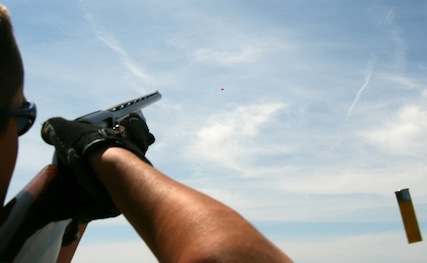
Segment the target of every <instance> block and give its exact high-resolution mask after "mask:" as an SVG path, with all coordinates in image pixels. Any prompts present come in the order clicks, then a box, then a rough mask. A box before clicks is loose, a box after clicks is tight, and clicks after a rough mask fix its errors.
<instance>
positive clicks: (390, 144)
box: [362, 105, 427, 156]
mask: <svg viewBox="0 0 427 263" xmlns="http://www.w3.org/2000/svg"><path fill="white" fill-rule="evenodd" d="M362 137H363V138H365V139H366V140H367V142H369V143H371V144H373V145H374V146H377V147H379V148H381V149H382V150H384V151H385V152H386V153H391V154H405V155H415V156H418V155H425V153H426V151H427V111H426V110H425V109H423V108H421V107H419V106H416V105H409V106H404V107H402V108H401V109H400V110H399V111H398V113H397V114H396V116H395V117H394V118H393V119H392V120H389V121H387V122H386V123H384V125H382V127H379V128H376V129H372V130H370V131H366V132H364V133H362Z"/></svg>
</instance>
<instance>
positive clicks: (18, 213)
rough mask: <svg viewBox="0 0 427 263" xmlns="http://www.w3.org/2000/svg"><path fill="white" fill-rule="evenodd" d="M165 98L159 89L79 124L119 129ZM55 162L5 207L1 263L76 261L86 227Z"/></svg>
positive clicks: (0, 214) (0, 233) (0, 219)
mask: <svg viewBox="0 0 427 263" xmlns="http://www.w3.org/2000/svg"><path fill="white" fill-rule="evenodd" d="M160 99H161V94H160V93H159V92H158V91H156V92H154V93H151V94H148V95H144V96H142V97H139V98H136V99H133V100H130V101H126V102H123V103H120V104H118V105H115V106H113V107H110V108H108V109H106V110H99V111H95V112H92V113H90V114H86V115H84V116H81V117H79V118H77V119H76V120H78V121H82V122H88V123H92V124H94V125H97V126H101V127H109V128H115V127H116V126H117V125H118V124H120V122H121V121H122V120H123V119H125V118H126V117H128V116H129V114H131V113H137V114H139V116H141V117H142V118H143V119H144V120H145V118H144V115H143V114H142V109H143V108H145V107H147V106H148V105H150V104H152V103H154V102H156V101H158V100H160ZM56 158H57V157H56V154H54V157H53V161H52V164H50V165H47V166H46V167H45V168H43V169H42V170H41V171H40V172H39V173H38V174H37V175H36V176H35V177H34V178H33V179H32V180H31V181H30V182H29V183H28V184H27V186H25V187H24V188H23V189H22V190H21V191H20V192H19V193H18V194H17V195H16V196H15V197H14V198H13V199H12V200H10V201H9V202H8V203H7V204H6V205H5V206H4V207H3V208H1V210H0V262H43V263H44V262H70V261H71V259H72V257H73V255H74V252H75V250H76V248H77V246H78V242H79V240H80V238H81V236H82V234H83V232H84V230H85V228H86V226H87V224H81V223H79V222H78V221H77V220H76V219H75V217H73V215H72V214H69V212H67V211H65V210H66V209H67V208H66V207H64V203H66V199H67V198H70V195H68V194H67V193H69V192H67V191H70V189H69V188H70V187H67V185H66V184H64V178H65V177H67V176H64V175H63V171H62V170H61V169H58V166H57V165H56V163H57V160H56ZM73 194H74V195H75V193H73ZM59 215H60V216H59ZM64 215H66V216H64Z"/></svg>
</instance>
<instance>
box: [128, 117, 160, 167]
mask: <svg viewBox="0 0 427 263" xmlns="http://www.w3.org/2000/svg"><path fill="white" fill-rule="evenodd" d="M120 125H122V126H123V127H125V135H126V137H127V138H129V139H130V140H131V141H132V142H133V143H134V144H135V145H136V146H137V147H138V148H139V150H140V151H141V152H142V153H143V154H144V158H143V160H144V161H145V162H147V163H149V164H150V165H151V162H150V161H149V160H148V159H147V158H145V153H146V152H147V149H148V146H150V145H151V144H153V143H154V141H155V138H154V135H153V134H151V133H150V130H149V129H148V126H147V123H146V122H145V121H144V120H143V119H142V118H141V116H140V115H138V114H136V113H131V114H129V117H127V118H126V119H124V120H123V121H122V122H120Z"/></svg>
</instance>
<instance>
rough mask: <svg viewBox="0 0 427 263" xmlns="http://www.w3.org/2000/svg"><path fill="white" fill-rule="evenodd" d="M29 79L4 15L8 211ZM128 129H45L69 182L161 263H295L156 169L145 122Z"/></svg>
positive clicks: (2, 114)
mask: <svg viewBox="0 0 427 263" xmlns="http://www.w3.org/2000/svg"><path fill="white" fill-rule="evenodd" d="M23 74H24V73H23V66H22V61H21V57H20V54H19V50H18V47H17V45H16V42H15V39H14V37H13V33H12V27H11V24H10V20H9V16H8V14H7V10H6V8H4V7H0V94H1V95H0V109H1V110H0V120H1V127H0V129H1V130H0V147H1V148H0V149H10V150H8V151H0V164H1V165H0V175H1V179H0V198H1V201H2V204H3V201H4V197H5V195H6V191H7V188H8V185H9V182H10V178H11V176H12V172H13V168H14V165H15V160H16V155H17V148H18V136H19V135H22V134H23V133H25V131H26V130H28V129H29V127H30V126H31V124H32V122H33V121H34V118H35V106H34V104H31V103H27V102H26V99H25V97H24V93H23ZM123 126H124V127H125V129H126V134H124V133H123V132H122V131H116V130H112V129H102V128H100V127H96V126H93V125H90V124H85V123H79V122H75V121H67V120H64V119H62V118H53V119H50V120H48V121H47V122H46V123H45V124H44V125H43V128H42V137H43V139H44V140H45V141H46V142H48V143H50V144H53V145H54V146H55V148H56V152H57V154H58V156H59V160H60V161H61V163H62V165H65V166H66V167H67V168H68V169H69V170H70V171H71V173H70V174H69V175H68V176H73V177H76V178H77V182H79V184H81V186H82V187H83V188H84V189H85V190H86V191H87V193H89V194H88V196H92V197H93V199H94V200H95V202H103V203H102V204H100V205H102V206H105V204H104V202H105V203H107V205H109V206H111V208H112V211H114V210H115V209H117V210H118V211H120V212H121V213H123V215H124V216H125V217H126V218H127V220H128V221H129V222H130V223H131V224H132V226H133V227H134V228H135V230H136V231H137V232H138V233H139V235H140V236H141V238H142V239H143V240H144V241H145V243H146V244H147V245H148V246H149V248H150V249H151V250H152V252H153V253H154V255H155V256H156V257H157V258H158V260H159V261H160V262H291V260H290V259H289V258H288V257H287V256H286V255H285V254H284V253H283V252H282V251H280V250H279V249H278V248H277V247H276V246H274V245H273V244H272V243H271V242H270V241H268V240H267V239H266V238H265V237H264V236H262V235H261V234H260V233H259V232H258V231H257V230H256V229H255V228H254V227H253V226H252V225H251V224H249V223H248V221H246V220H245V219H244V218H243V217H241V216H240V215H239V214H238V213H237V212H235V211H234V210H232V209H231V208H229V207H227V206H225V205H224V204H222V203H220V202H218V201H216V200H214V199H212V198H211V197H209V196H206V195H204V194H202V193H200V192H198V191H196V190H194V189H191V188H189V187H187V186H185V185H183V184H180V183H179V182H176V181H175V180H173V179H171V178H170V177H168V176H166V175H164V174H163V173H161V172H160V171H158V170H157V169H155V168H154V167H152V166H151V165H150V163H149V162H148V160H147V159H146V158H145V156H144V155H145V152H146V150H147V148H148V146H149V145H150V144H151V143H153V141H154V140H153V138H154V137H152V135H151V134H150V133H149V130H148V127H147V126H146V124H145V122H144V121H143V120H142V119H141V118H138V117H137V116H131V117H129V118H128V119H127V120H125V122H124V123H123ZM105 194H106V195H108V198H107V199H106V198H102V196H103V195H105ZM108 202H111V204H109V203H108ZM97 207H98V206H94V209H96V208H97ZM103 211H104V210H103ZM103 211H101V212H103ZM108 216H111V214H109V213H108V212H107V213H106V214H104V215H103V214H101V215H100V214H97V215H96V217H93V219H96V218H102V217H108ZM85 219H86V221H87V219H88V218H87V217H86V218H85ZM89 220H90V219H89Z"/></svg>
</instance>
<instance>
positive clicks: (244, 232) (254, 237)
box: [91, 148, 287, 262]
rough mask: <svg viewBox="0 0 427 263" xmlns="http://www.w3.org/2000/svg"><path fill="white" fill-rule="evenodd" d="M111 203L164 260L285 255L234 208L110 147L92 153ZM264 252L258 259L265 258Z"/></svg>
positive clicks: (279, 258) (280, 258)
mask: <svg viewBox="0 0 427 263" xmlns="http://www.w3.org/2000/svg"><path fill="white" fill-rule="evenodd" d="M91 163H92V165H93V167H94V168H95V171H96V173H97V175H98V176H99V178H100V180H101V182H102V183H103V184H104V185H105V187H106V188H107V190H108V192H109V193H110V195H111V197H112V199H113V202H114V203H115V204H116V206H117V207H118V208H119V209H120V210H121V211H122V213H123V214H124V215H125V217H126V218H127V219H128V220H129V222H130V223H131V224H132V225H133V227H134V228H135V229H136V231H137V232H138V233H139V234H140V235H141V237H142V238H143V239H144V240H145V242H146V243H147V244H148V246H149V247H150V248H151V249H152V251H153V252H154V254H156V256H157V257H158V258H159V260H160V261H162V262H179V261H181V262H189V261H196V260H197V261H198V260H201V259H204V260H206V259H208V258H212V259H214V258H217V256H218V254H221V255H222V256H223V258H224V259H227V258H228V260H230V261H231V260H237V259H242V256H246V257H248V259H251V262H256V258H257V257H258V256H262V257H266V258H264V260H263V261H264V262H265V259H267V258H269V259H270V261H271V262H274V260H276V261H277V262H284V260H287V257H286V256H285V255H284V254H283V253H282V252H281V251H280V250H278V249H277V248H276V247H275V246H274V245H272V244H271V243H270V242H269V241H268V240H266V239H265V238H264V237H263V236H262V235H261V234H259V232H258V231H256V230H255V229H254V228H253V227H252V226H251V225H250V224H249V223H248V222H247V221H246V220H244V219H243V218H242V217H241V216H240V215H239V214H237V213H236V212H235V211H234V210H232V209H230V208H228V207H227V206H225V205H223V204H222V203H220V202H218V201H216V200H214V199H212V198H210V197H208V196H206V195H204V194H202V193H200V192H197V191H195V190H193V189H191V188H188V187H186V186H184V185H182V184H180V183H177V182H176V181H174V180H172V179H170V178H169V177H167V176H165V175H164V174H162V173H161V172H159V171H158V170H156V169H154V168H153V167H151V166H149V165H147V164H145V163H144V162H141V161H140V160H139V159H138V158H137V157H136V156H134V155H133V154H132V153H130V152H128V151H126V150H123V149H120V148H109V149H107V150H106V151H104V152H100V153H98V154H95V155H93V156H92V158H91ZM262 257H260V258H259V260H262Z"/></svg>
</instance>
